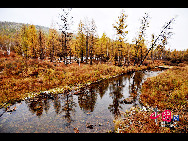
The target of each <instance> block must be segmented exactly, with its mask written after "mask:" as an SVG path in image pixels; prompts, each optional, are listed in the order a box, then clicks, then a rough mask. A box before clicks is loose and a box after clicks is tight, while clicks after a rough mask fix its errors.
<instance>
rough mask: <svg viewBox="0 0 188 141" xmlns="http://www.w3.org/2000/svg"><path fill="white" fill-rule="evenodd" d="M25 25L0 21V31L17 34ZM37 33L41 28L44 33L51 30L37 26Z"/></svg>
mask: <svg viewBox="0 0 188 141" xmlns="http://www.w3.org/2000/svg"><path fill="white" fill-rule="evenodd" d="M23 24H24V23H16V22H7V21H0V31H2V30H5V31H6V33H10V32H13V33H14V32H16V31H17V30H20V28H21V27H22V25H23ZM26 25H29V24H26ZM35 27H36V29H37V31H38V30H39V29H40V28H41V29H42V31H43V32H45V33H48V31H49V28H48V27H45V26H40V25H35Z"/></svg>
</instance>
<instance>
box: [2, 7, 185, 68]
mask: <svg viewBox="0 0 188 141" xmlns="http://www.w3.org/2000/svg"><path fill="white" fill-rule="evenodd" d="M70 14H71V9H62V13H60V14H59V17H60V22H58V25H59V30H60V31H58V30H56V29H53V28H50V29H49V31H48V32H44V31H43V30H42V29H36V26H35V25H24V24H23V25H22V26H21V28H17V29H16V30H8V29H3V28H1V30H0V49H1V50H3V51H4V55H5V56H6V55H10V52H15V53H16V54H18V55H20V56H23V57H24V58H25V59H29V58H32V59H40V60H44V59H47V60H49V61H51V62H54V61H63V62H64V63H65V64H68V63H72V62H73V60H72V59H74V61H76V62H78V63H86V64H90V65H92V64H93V62H95V63H98V62H100V63H103V62H110V63H113V64H115V65H118V66H123V65H124V66H129V65H142V64H143V62H144V61H145V60H146V59H150V60H152V61H153V60H167V61H171V62H172V63H175V62H178V63H181V62H183V61H187V60H188V50H184V51H177V50H170V49H166V48H165V46H166V45H167V41H168V39H169V38H170V37H171V35H172V32H171V29H172V27H171V25H172V23H173V22H174V21H175V19H174V18H173V19H171V20H170V21H169V22H167V23H166V24H165V25H164V26H163V27H162V30H161V33H160V34H159V35H154V34H153V35H152V40H151V46H148V47H147V46H146V44H145V34H146V32H145V31H146V30H147V28H148V27H149V19H150V17H149V14H147V13H145V15H144V16H143V17H142V19H141V26H140V30H139V34H138V36H137V37H135V39H134V41H133V43H132V44H130V43H127V41H126V36H127V35H128V34H129V33H128V31H127V27H128V25H127V23H126V22H127V20H128V15H126V14H125V11H123V10H122V11H121V13H120V16H119V17H118V20H117V22H115V24H113V28H114V29H115V30H116V35H117V38H116V39H111V38H109V37H108V36H107V35H106V34H105V33H103V34H102V36H101V37H99V36H98V35H97V27H96V24H95V21H94V19H92V20H91V21H90V20H88V19H86V20H85V21H82V20H80V22H79V25H78V30H77V33H75V34H73V33H71V32H70V29H71V25H72V19H73V17H72V16H71V15H70Z"/></svg>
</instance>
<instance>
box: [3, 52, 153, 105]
mask: <svg viewBox="0 0 188 141" xmlns="http://www.w3.org/2000/svg"><path fill="white" fill-rule="evenodd" d="M155 65H157V64H155ZM153 67H154V64H151V63H148V64H147V65H144V66H140V67H138V66H129V67H126V66H125V67H118V66H114V65H112V64H93V65H88V64H80V65H78V64H77V63H72V64H70V65H67V66H66V65H64V63H63V62H62V63H60V62H56V63H54V62H49V60H42V61H41V60H38V59H28V60H27V61H26V60H25V59H23V58H22V57H19V56H14V55H12V56H10V57H1V58H0V105H1V106H3V105H5V103H14V101H18V100H22V99H24V98H25V97H28V96H34V95H36V94H39V93H40V92H41V91H49V92H51V93H54V94H56V93H63V92H65V91H69V90H72V89H79V88H80V87H83V86H85V85H89V84H91V83H94V82H96V81H100V80H103V79H108V78H111V77H114V76H117V75H119V74H122V73H127V72H130V71H138V70H143V69H148V68H153Z"/></svg>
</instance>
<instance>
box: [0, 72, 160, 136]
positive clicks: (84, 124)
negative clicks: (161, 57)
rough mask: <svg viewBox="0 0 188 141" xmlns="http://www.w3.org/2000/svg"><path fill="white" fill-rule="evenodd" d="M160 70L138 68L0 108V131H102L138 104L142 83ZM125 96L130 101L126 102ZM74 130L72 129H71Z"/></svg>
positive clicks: (139, 104) (108, 128) (105, 130)
mask: <svg viewBox="0 0 188 141" xmlns="http://www.w3.org/2000/svg"><path fill="white" fill-rule="evenodd" d="M161 72H162V70H161V71H138V72H134V73H131V74H125V75H121V76H118V77H115V78H111V79H109V80H103V81H101V82H98V83H96V84H92V85H90V86H88V87H87V88H83V89H82V90H81V91H80V93H79V94H77V95H75V94H74V93H73V92H70V93H68V94H57V95H50V96H49V95H42V94H41V95H39V96H38V97H36V98H31V99H27V100H25V101H19V102H16V103H15V104H14V105H12V106H11V107H10V109H11V108H15V109H16V110H13V111H12V112H5V109H4V108H2V109H0V133H74V132H75V131H76V130H77V131H78V130H79V132H80V133H106V132H107V131H109V130H111V131H113V130H114V123H113V120H114V119H117V118H119V117H121V113H122V112H125V110H126V109H128V110H129V109H130V108H131V107H132V106H136V105H138V106H139V107H142V105H141V103H140V102H139V95H140V90H141V86H142V83H143V82H144V81H145V80H146V79H147V78H148V77H152V76H156V75H158V74H159V73H161ZM127 99H129V100H130V101H127ZM74 129H75V130H74Z"/></svg>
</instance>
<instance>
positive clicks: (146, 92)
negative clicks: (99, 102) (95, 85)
mask: <svg viewBox="0 0 188 141" xmlns="http://www.w3.org/2000/svg"><path fill="white" fill-rule="evenodd" d="M140 100H141V102H142V103H143V105H144V106H145V107H150V110H146V111H142V110H141V109H139V108H133V109H131V110H130V111H127V112H125V113H124V116H125V118H124V119H123V120H122V119H120V120H116V121H115V127H116V132H123V133H138V132H142V133H145V132H147V133H170V132H176V133H179V132H180V133H182V132H188V131H187V128H188V122H187V118H188V114H187V109H188V66H184V65H183V66H182V67H173V68H172V69H169V70H167V71H165V72H163V73H161V74H159V75H158V76H156V77H152V78H148V79H147V81H145V82H144V84H143V86H142V90H141V95H140ZM156 106H157V107H158V109H159V111H160V112H159V113H160V114H161V113H162V112H163V111H164V110H167V109H169V110H171V112H172V115H179V119H180V121H178V126H179V127H176V128H175V129H173V130H170V128H169V127H161V126H160V124H159V123H160V122H162V119H161V117H160V118H158V124H155V122H154V120H153V119H150V115H151V114H152V113H153V110H152V109H151V107H152V108H154V107H156ZM130 122H132V124H130Z"/></svg>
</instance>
